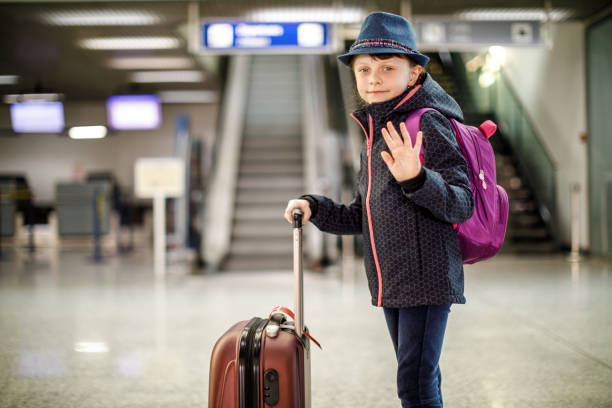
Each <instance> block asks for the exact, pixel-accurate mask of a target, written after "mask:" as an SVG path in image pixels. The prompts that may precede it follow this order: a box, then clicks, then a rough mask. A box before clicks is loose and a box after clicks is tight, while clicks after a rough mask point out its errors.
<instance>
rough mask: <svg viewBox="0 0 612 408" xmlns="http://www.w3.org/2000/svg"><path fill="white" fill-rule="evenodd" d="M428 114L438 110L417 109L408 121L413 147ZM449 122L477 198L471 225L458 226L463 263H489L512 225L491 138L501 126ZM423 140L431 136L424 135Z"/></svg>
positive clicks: (490, 123) (489, 122)
mask: <svg viewBox="0 0 612 408" xmlns="http://www.w3.org/2000/svg"><path fill="white" fill-rule="evenodd" d="M428 111H435V109H432V108H423V109H417V110H416V111H414V112H412V113H411V114H410V116H408V118H407V119H406V128H407V129H408V132H409V133H410V138H411V139H412V144H413V145H414V143H415V141H416V134H417V132H418V131H419V130H420V123H421V116H423V114H424V113H425V112H428ZM448 120H449V122H450V123H451V126H452V127H453V130H454V132H455V137H456V138H457V143H458V144H459V149H460V150H461V153H462V155H463V157H464V158H465V161H466V162H467V165H468V174H469V178H470V187H471V188H472V193H473V194H474V214H473V215H472V217H470V219H468V220H467V221H465V222H463V223H461V224H455V225H454V227H455V229H456V230H457V239H458V240H459V246H460V247H461V254H462V257H463V263H464V264H473V263H475V262H478V261H482V260H485V259H488V258H490V257H492V256H493V255H495V254H496V253H497V252H498V251H499V249H500V248H501V246H502V244H503V243H504V237H505V235H506V225H507V224H508V195H507V194H506V191H505V190H504V189H503V188H502V187H501V186H499V185H497V177H496V172H495V154H494V153H493V148H492V147H491V143H489V137H491V136H492V135H493V133H495V130H496V129H497V125H496V124H495V123H493V122H492V121H490V120H487V121H485V122H484V123H483V124H482V125H480V126H479V127H477V128H476V127H474V126H468V125H464V124H463V123H461V122H459V121H457V120H455V119H448ZM423 137H424V138H425V137H427V135H425V134H424V135H423ZM421 163H423V148H421Z"/></svg>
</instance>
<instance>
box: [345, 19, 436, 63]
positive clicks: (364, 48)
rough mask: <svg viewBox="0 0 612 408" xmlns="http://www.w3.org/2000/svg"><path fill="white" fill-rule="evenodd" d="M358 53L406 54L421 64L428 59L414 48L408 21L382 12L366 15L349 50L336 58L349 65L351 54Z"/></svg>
mask: <svg viewBox="0 0 612 408" xmlns="http://www.w3.org/2000/svg"><path fill="white" fill-rule="evenodd" d="M359 54H408V56H409V57H410V59H412V60H413V61H414V62H416V63H417V64H419V65H422V66H425V65H426V64H427V62H428V61H429V58H428V57H426V56H425V55H423V54H421V53H420V52H418V51H417V49H416V43H415V41H414V30H413V29H412V25H411V24H410V22H409V21H408V20H406V19H405V18H404V17H401V16H397V15H395V14H391V13H383V12H377V13H372V14H370V15H369V16H367V17H366V19H365V20H364V21H363V25H362V26H361V31H360V32H359V36H358V37H357V39H356V40H355V42H354V43H353V45H351V48H349V52H348V53H346V54H344V55H340V56H339V57H338V59H339V60H340V62H342V63H343V64H344V65H347V66H349V67H350V65H351V58H352V57H353V55H359Z"/></svg>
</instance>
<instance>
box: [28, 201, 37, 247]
mask: <svg viewBox="0 0 612 408" xmlns="http://www.w3.org/2000/svg"><path fill="white" fill-rule="evenodd" d="M34 224H35V222H34V201H33V200H32V197H30V199H29V200H28V232H29V236H28V249H29V251H30V254H33V253H34V251H35V250H36V247H35V244H34Z"/></svg>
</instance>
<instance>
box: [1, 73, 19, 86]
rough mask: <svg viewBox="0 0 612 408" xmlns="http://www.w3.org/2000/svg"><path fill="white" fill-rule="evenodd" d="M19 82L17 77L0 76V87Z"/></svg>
mask: <svg viewBox="0 0 612 408" xmlns="http://www.w3.org/2000/svg"><path fill="white" fill-rule="evenodd" d="M17 82H19V76H17V75H0V85H15V84H16V83H17Z"/></svg>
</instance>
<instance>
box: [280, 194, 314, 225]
mask: <svg viewBox="0 0 612 408" xmlns="http://www.w3.org/2000/svg"><path fill="white" fill-rule="evenodd" d="M296 208H299V209H300V210H302V224H306V223H307V222H308V220H309V219H310V216H311V215H312V213H311V212H310V203H309V202H308V201H306V200H303V199H297V200H289V203H288V204H287V209H285V219H286V220H287V221H288V222H289V224H293V216H292V215H291V214H292V213H293V210H295V209H296Z"/></svg>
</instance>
